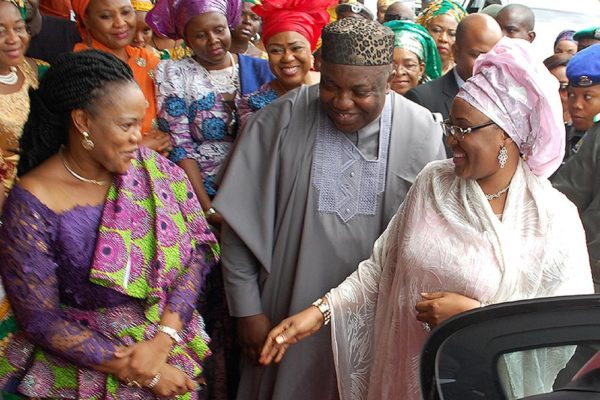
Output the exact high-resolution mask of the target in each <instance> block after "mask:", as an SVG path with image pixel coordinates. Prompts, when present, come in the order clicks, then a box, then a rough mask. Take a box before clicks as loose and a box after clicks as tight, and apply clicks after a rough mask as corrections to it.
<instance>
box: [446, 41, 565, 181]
mask: <svg viewBox="0 0 600 400" xmlns="http://www.w3.org/2000/svg"><path fill="white" fill-rule="evenodd" d="M533 54H534V51H533V49H532V47H531V44H530V43H529V42H527V41H525V40H522V39H511V38H508V37H504V38H502V39H501V40H500V41H499V42H498V43H497V44H496V46H495V47H494V48H493V49H492V50H491V51H490V52H489V53H487V54H482V55H481V56H479V58H478V59H477V61H476V62H475V67H474V70H473V76H472V77H471V78H470V79H469V80H468V81H467V82H466V83H465V84H464V86H463V87H462V88H461V89H460V91H459V93H458V97H460V98H461V99H463V100H465V101H466V102H468V103H469V104H471V105H472V106H473V107H475V108H476V109H477V110H479V111H481V112H482V113H483V114H485V115H486V116H488V117H489V118H490V119H491V120H492V121H494V122H495V123H496V124H497V125H498V126H499V127H500V128H502V130H504V131H505V132H506V133H507V134H508V136H510V138H511V139H512V140H513V141H514V142H515V143H516V145H517V146H518V147H519V150H520V152H521V154H522V155H523V158H524V159H525V162H526V163H527V165H528V166H529V168H530V169H531V171H532V172H533V173H534V174H535V175H538V176H543V177H546V178H547V177H549V176H550V175H552V173H553V172H554V171H556V169H557V168H558V167H559V166H560V163H561V161H562V159H563V156H564V148H565V126H564V123H563V120H562V105H561V102H560V96H559V94H558V81H557V80H556V78H555V77H554V76H553V75H552V74H550V72H549V71H548V70H547V69H546V68H545V67H544V65H543V64H542V63H541V62H538V61H537V60H536V59H535V58H534V56H533Z"/></svg>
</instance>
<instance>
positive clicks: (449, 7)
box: [417, 0, 467, 27]
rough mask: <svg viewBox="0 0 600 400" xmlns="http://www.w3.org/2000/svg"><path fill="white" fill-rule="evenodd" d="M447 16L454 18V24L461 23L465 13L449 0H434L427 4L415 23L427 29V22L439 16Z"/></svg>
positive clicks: (459, 6) (460, 7)
mask: <svg viewBox="0 0 600 400" xmlns="http://www.w3.org/2000/svg"><path fill="white" fill-rule="evenodd" d="M444 14H448V15H451V16H452V17H454V19H455V20H456V22H460V21H462V19H463V18H464V17H466V16H467V11H466V10H465V9H464V8H462V6H461V5H460V4H458V3H455V2H453V1H450V0H435V1H432V2H431V3H429V5H428V6H427V7H426V8H425V9H424V10H423V12H422V13H421V15H419V17H418V18H417V23H418V24H420V25H423V26H424V27H427V25H429V22H430V21H431V20H432V19H433V18H435V17H437V16H439V15H444Z"/></svg>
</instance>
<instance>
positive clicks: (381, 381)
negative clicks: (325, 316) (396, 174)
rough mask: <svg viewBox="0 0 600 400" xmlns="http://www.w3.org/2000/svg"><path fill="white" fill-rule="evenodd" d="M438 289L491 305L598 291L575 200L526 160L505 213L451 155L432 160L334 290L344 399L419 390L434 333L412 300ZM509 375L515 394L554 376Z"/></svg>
mask: <svg viewBox="0 0 600 400" xmlns="http://www.w3.org/2000/svg"><path fill="white" fill-rule="evenodd" d="M433 291H452V292H457V293H460V294H463V295H465V296H468V297H471V298H474V299H478V300H480V301H482V302H484V303H488V304H489V303H497V302H504V301H511V300H519V299H527V298H535V297H547V296H557V295H567V294H579V293H592V292H593V285H592V279H591V273H590V267H589V261H588V255H587V249H586V244H585V234H584V231H583V228H582V225H581V221H580V219H579V216H578V213H577V209H576V208H575V206H574V205H573V204H572V203H571V202H569V201H568V200H567V199H566V197H564V196H563V195H562V194H560V193H559V192H558V191H556V190H555V189H553V188H552V187H551V185H550V183H549V182H548V181H547V179H544V178H540V177H537V176H535V175H533V173H531V171H530V170H529V168H528V167H527V166H526V164H525V163H524V162H520V164H519V167H518V168H517V172H516V173H515V176H514V177H513V180H512V183H511V187H510V190H509V192H508V198H507V202H506V206H505V209H504V214H503V217H502V221H500V220H499V219H498V217H496V216H495V215H494V212H493V210H492V208H491V207H490V205H489V202H488V201H487V200H486V198H485V196H484V194H483V192H482V190H481V188H480V187H479V185H478V184H477V182H475V181H473V180H464V179H460V178H458V177H456V175H455V174H454V166H453V163H452V160H444V161H434V162H432V163H430V164H429V165H428V166H427V167H425V169H423V171H422V172H421V173H420V174H419V176H418V177H417V180H416V182H415V183H414V185H413V186H412V188H411V190H410V191H409V193H408V195H407V197H406V199H405V201H404V203H403V204H402V206H401V207H400V209H399V210H398V213H397V214H396V216H395V217H394V218H393V219H392V221H391V222H390V224H389V226H388V228H387V230H386V231H385V232H384V233H383V234H382V236H381V237H380V238H379V239H378V240H377V242H376V243H375V246H374V249H373V254H372V256H371V258H370V259H368V260H365V261H363V262H362V263H361V264H360V265H359V267H358V269H357V270H356V271H355V272H354V273H353V274H352V275H351V276H349V277H348V278H347V279H346V280H345V281H344V282H343V283H341V284H340V285H339V286H338V287H337V288H336V289H333V290H332V291H331V292H330V293H329V294H328V298H329V302H330V304H331V308H332V342H333V353H334V360H335V363H336V370H337V374H338V386H339V391H340V397H341V399H343V400H349V399H352V400H362V399H367V398H368V399H378V400H379V399H382V400H383V399H403V400H410V399H419V398H420V397H419V396H420V391H419V381H418V370H419V353H420V351H421V347H422V346H423V344H424V342H425V340H426V335H427V333H426V332H425V331H424V329H423V328H422V325H421V323H419V322H418V321H417V320H416V318H415V317H416V311H415V310H414V306H415V304H416V303H417V302H418V301H419V300H420V299H421V297H420V293H422V292H433ZM568 356H569V354H565V355H564V356H563V357H562V358H561V359H560V360H559V362H557V363H556V368H561V367H562V366H563V365H564V363H565V362H566V360H567V359H568ZM532 358H533V359H535V360H533V361H532V360H529V361H531V362H534V363H535V362H538V364H539V363H540V362H541V360H537V357H536V356H535V355H534V356H533V357H532ZM509 369H510V370H512V369H513V368H510V367H509ZM534 369H535V368H534ZM511 378H513V380H514V381H515V382H516V383H515V384H513V388H512V389H513V392H514V393H513V395H514V396H517V395H518V394H520V393H525V394H527V393H531V392H536V391H539V390H540V389H543V388H540V387H539V385H535V386H536V387H527V385H528V383H527V381H531V382H534V381H535V382H542V381H547V380H548V379H545V378H544V377H538V378H539V379H531V380H528V379H522V376H521V379H520V381H519V378H518V377H517V376H514V375H511ZM551 383H552V382H550V383H549V384H551ZM543 385H546V386H547V385H548V382H543ZM546 389H547V388H546Z"/></svg>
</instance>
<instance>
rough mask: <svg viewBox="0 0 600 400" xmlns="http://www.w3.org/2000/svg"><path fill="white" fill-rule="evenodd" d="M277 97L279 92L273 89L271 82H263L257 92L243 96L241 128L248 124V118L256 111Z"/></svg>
mask: <svg viewBox="0 0 600 400" xmlns="http://www.w3.org/2000/svg"><path fill="white" fill-rule="evenodd" d="M277 97H278V96H277V92H275V91H274V90H273V89H271V85H270V82H267V83H265V84H263V85H262V86H261V87H260V88H259V89H258V90H257V91H256V92H254V93H250V94H248V95H245V96H242V97H241V99H240V101H239V106H238V115H239V117H240V126H241V128H242V129H243V128H244V126H246V123H247V122H248V119H250V117H251V116H252V115H253V114H254V113H255V112H257V111H258V110H261V109H263V108H264V107H266V106H267V105H269V104H271V103H272V102H273V101H275V100H276V99H277Z"/></svg>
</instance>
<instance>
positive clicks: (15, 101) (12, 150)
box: [0, 59, 48, 398]
mask: <svg viewBox="0 0 600 400" xmlns="http://www.w3.org/2000/svg"><path fill="white" fill-rule="evenodd" d="M31 61H34V62H35V63H36V64H37V69H36V68H34V67H33V66H32V64H31ZM47 68H48V64H47V63H45V62H43V61H39V60H29V61H28V60H27V59H24V60H23V63H22V64H21V65H20V66H19V67H18V69H19V71H21V73H22V74H23V75H24V76H25V81H24V82H23V85H22V86H21V88H20V89H19V90H18V91H16V92H14V93H10V94H6V95H0V182H1V183H2V184H3V185H4V190H5V191H6V193H7V194H8V191H9V190H10V189H11V188H12V186H13V184H14V181H15V177H16V175H17V163H18V162H19V154H18V149H19V139H20V138H21V134H22V132H23V126H24V125H25V122H26V121H27V117H28V116H29V88H30V87H33V88H36V89H37V87H38V76H39V75H40V74H42V73H43V72H45V70H46V69H47ZM14 330H15V318H14V316H13V315H12V312H11V310H10V306H9V304H8V299H7V298H6V295H5V293H4V288H3V286H2V284H1V282H0V354H3V353H4V349H5V347H6V345H7V343H8V341H9V340H10V338H11V336H12V332H14ZM0 398H2V394H1V393H0ZM5 398H6V397H5Z"/></svg>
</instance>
